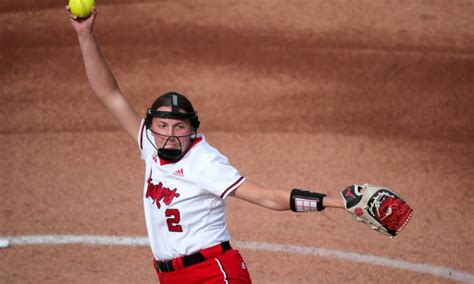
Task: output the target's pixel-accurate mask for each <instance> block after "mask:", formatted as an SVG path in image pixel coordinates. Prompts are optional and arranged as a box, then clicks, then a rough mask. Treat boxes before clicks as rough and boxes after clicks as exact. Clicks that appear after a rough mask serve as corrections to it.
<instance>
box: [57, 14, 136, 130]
mask: <svg viewBox="0 0 474 284" xmlns="http://www.w3.org/2000/svg"><path fill="white" fill-rule="evenodd" d="M66 9H68V7H66ZM96 16H97V10H96V9H95V8H94V9H93V10H92V14H91V16H90V17H89V18H87V19H77V18H76V17H74V16H72V15H71V14H70V21H71V24H72V26H73V28H74V30H75V31H76V33H77V38H78V40H79V45H80V47H81V52H82V57H83V59H84V66H85V69H86V74H87V78H88V79H89V83H90V85H91V87H92V90H93V91H94V93H95V94H96V96H97V97H98V98H99V99H100V100H101V101H102V102H103V103H104V105H105V106H106V107H107V109H108V110H109V111H110V112H111V113H112V115H113V116H114V117H115V119H116V120H117V121H118V122H119V124H120V125H121V126H122V128H123V129H124V130H125V131H126V132H127V133H128V134H129V135H130V136H132V138H133V139H136V136H137V133H138V131H139V128H140V122H141V118H140V116H139V115H138V114H137V113H136V112H135V111H134V110H133V109H132V107H131V106H130V105H129V103H128V102H127V101H126V100H125V98H124V97H123V95H122V93H121V92H120V89H119V86H118V84H117V81H116V79H115V76H114V75H113V73H112V71H111V70H110V67H109V66H108V64H107V62H106V60H105V58H104V56H103V55H102V52H101V50H100V48H99V45H98V43H97V40H96V38H95V34H94V30H93V28H94V21H95V18H96Z"/></svg>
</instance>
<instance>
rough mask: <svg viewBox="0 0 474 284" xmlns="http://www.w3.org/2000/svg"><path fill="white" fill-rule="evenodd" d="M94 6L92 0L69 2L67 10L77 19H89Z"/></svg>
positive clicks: (72, 0)
mask: <svg viewBox="0 0 474 284" xmlns="http://www.w3.org/2000/svg"><path fill="white" fill-rule="evenodd" d="M94 5H95V1H94V0H69V10H70V11H71V14H73V15H74V16H76V17H78V18H87V17H89V16H90V14H91V11H92V8H93V7H94Z"/></svg>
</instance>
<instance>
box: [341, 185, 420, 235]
mask: <svg viewBox="0 0 474 284" xmlns="http://www.w3.org/2000/svg"><path fill="white" fill-rule="evenodd" d="M341 196H342V198H344V201H345V206H346V211H347V212H348V213H349V214H350V215H351V216H352V217H353V218H354V219H356V220H357V221H359V222H363V223H366V224H367V225H368V226H369V227H370V228H371V229H374V230H376V231H377V232H379V233H382V234H384V235H388V236H390V237H391V238H392V237H395V236H396V235H397V234H398V233H400V232H401V231H402V230H403V229H404V228H405V226H406V225H407V224H408V222H409V221H410V220H411V217H412V216H413V209H412V208H411V207H410V205H408V204H407V203H406V202H405V201H404V200H403V199H402V198H401V197H400V196H399V195H398V194H396V193H395V192H393V191H392V190H390V189H388V188H386V187H384V186H378V185H370V184H364V185H357V184H354V185H351V186H348V187H347V188H346V189H344V190H343V191H342V192H341Z"/></svg>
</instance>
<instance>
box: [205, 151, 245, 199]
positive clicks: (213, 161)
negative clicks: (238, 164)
mask: <svg viewBox="0 0 474 284" xmlns="http://www.w3.org/2000/svg"><path fill="white" fill-rule="evenodd" d="M244 181H245V178H244V177H243V176H241V175H240V173H239V171H238V170H237V169H235V168H234V167H233V166H232V165H230V164H229V159H228V158H227V157H226V156H224V155H222V154H220V153H217V154H215V155H213V156H211V157H208V159H206V160H205V161H204V162H203V163H202V164H201V169H200V186H201V187H202V188H203V189H204V190H206V191H208V192H210V193H212V194H214V195H217V196H220V197H221V198H223V199H224V198H226V197H227V196H228V195H229V194H230V193H231V192H232V191H233V190H235V189H236V188H237V187H239V186H240V185H241V184H242V183H243V182H244Z"/></svg>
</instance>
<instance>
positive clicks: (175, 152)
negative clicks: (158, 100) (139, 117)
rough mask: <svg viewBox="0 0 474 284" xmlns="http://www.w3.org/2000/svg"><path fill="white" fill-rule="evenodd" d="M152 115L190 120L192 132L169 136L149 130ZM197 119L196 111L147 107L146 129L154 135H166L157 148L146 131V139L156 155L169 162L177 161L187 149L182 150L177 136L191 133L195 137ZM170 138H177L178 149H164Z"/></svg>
mask: <svg viewBox="0 0 474 284" xmlns="http://www.w3.org/2000/svg"><path fill="white" fill-rule="evenodd" d="M153 117H158V118H171V119H189V121H190V122H191V126H192V127H193V130H194V131H193V133H191V134H189V135H184V136H169V135H163V134H159V133H156V132H154V131H153V130H151V121H152V120H153ZM199 124H200V122H199V120H198V116H197V112H179V111H178V110H177V109H174V108H173V110H172V111H157V110H154V109H151V108H150V109H148V110H147V113H146V117H145V126H146V128H147V129H149V130H150V131H151V132H152V133H153V134H154V135H159V136H161V137H165V138H166V137H167V139H166V141H165V144H164V145H163V147H162V148H158V147H156V146H155V143H152V141H151V140H150V138H149V137H148V132H147V133H146V137H147V139H148V141H150V143H151V144H152V145H153V147H155V149H156V151H157V152H158V157H160V159H162V160H165V161H169V162H173V163H174V162H177V161H179V159H181V157H183V155H184V154H185V153H186V150H187V149H184V150H183V147H182V145H181V140H180V139H179V138H184V137H189V136H191V135H194V139H196V136H197V129H198V128H199ZM170 139H177V140H178V143H179V149H165V147H166V144H167V143H168V142H169V141H170Z"/></svg>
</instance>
